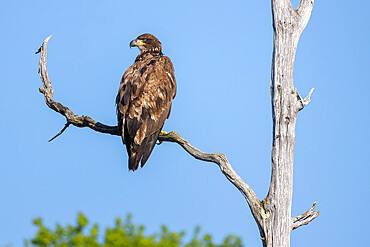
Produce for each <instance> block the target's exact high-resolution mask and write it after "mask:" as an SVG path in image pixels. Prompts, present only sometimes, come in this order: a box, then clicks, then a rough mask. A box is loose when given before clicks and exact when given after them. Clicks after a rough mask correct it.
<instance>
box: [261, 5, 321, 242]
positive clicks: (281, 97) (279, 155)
mask: <svg viewBox="0 0 370 247" xmlns="http://www.w3.org/2000/svg"><path fill="white" fill-rule="evenodd" d="M313 4H314V1H313V0H301V2H300V5H299V7H298V9H297V10H294V9H293V7H292V5H291V2H290V0H272V16H273V29H274V52H273V58H272V71H271V102H272V118H273V144H272V151H271V160H272V173H271V184H270V190H269V193H268V195H267V197H266V198H265V199H264V200H263V205H264V208H265V210H266V213H268V214H269V215H270V217H268V218H266V219H265V221H264V234H265V240H264V246H279V247H283V246H284V247H288V246H290V232H291V230H292V229H293V228H294V222H292V218H291V205H292V194H293V160H294V144H295V124H296V119H297V114H298V112H299V111H300V110H302V109H303V107H304V106H305V105H307V104H308V103H309V101H310V96H311V93H312V91H313V90H311V92H310V93H309V95H308V96H307V98H306V99H302V98H301V97H300V96H299V94H298V91H297V90H296V89H294V85H293V67H294V58H295V53H296V49H297V45H298V40H299V37H300V35H301V33H302V31H303V30H304V28H305V27H306V25H307V23H308V20H309V19H310V16H311V11H312V7H313ZM312 213H313V212H312ZM316 216H317V215H316ZM316 216H315V217H316Z"/></svg>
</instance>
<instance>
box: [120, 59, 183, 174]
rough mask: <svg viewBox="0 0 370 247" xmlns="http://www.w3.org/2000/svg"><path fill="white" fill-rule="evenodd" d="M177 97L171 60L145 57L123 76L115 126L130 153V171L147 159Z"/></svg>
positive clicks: (142, 164)
mask: <svg viewBox="0 0 370 247" xmlns="http://www.w3.org/2000/svg"><path fill="white" fill-rule="evenodd" d="M175 95H176V81H175V77H174V69H173V66H172V63H171V60H170V59H169V58H168V57H165V56H148V58H146V59H143V60H140V61H137V62H136V63H135V64H133V65H132V66H131V67H130V68H129V69H128V70H127V71H126V72H125V74H124V75H123V78H122V81H121V85H120V89H119V92H118V95H117V98H116V103H117V118H118V127H119V129H120V130H121V133H122V140H123V142H124V143H125V144H126V148H127V152H128V154H129V169H130V170H136V169H137V168H138V164H139V162H140V160H141V166H144V164H145V162H146V161H147V159H148V158H149V155H150V154H151V152H152V150H153V148H154V146H155V143H156V141H157V139H158V135H159V133H160V131H161V129H162V127H163V124H164V122H165V120H166V119H167V118H168V117H169V115H170V111H171V104H172V99H173V98H174V97H175Z"/></svg>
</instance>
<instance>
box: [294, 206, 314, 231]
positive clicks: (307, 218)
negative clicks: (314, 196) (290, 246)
mask: <svg viewBox="0 0 370 247" xmlns="http://www.w3.org/2000/svg"><path fill="white" fill-rule="evenodd" d="M315 207H316V202H314V203H313V205H312V206H311V208H310V209H309V210H307V211H306V212H305V213H303V214H301V215H299V216H296V217H293V218H292V230H295V229H297V228H298V227H300V226H303V225H307V224H308V223H310V222H311V221H313V220H314V219H315V218H316V217H317V216H319V214H320V211H313V210H314V209H315Z"/></svg>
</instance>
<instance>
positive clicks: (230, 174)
mask: <svg viewBox="0 0 370 247" xmlns="http://www.w3.org/2000/svg"><path fill="white" fill-rule="evenodd" d="M50 38H51V36H49V37H47V38H46V39H45V40H44V42H43V44H42V46H41V48H40V49H39V50H38V52H36V53H39V52H41V57H40V70H39V72H40V77H41V80H42V83H43V85H44V88H40V89H39V91H40V92H41V93H42V94H44V96H45V102H46V104H47V105H48V106H49V107H50V108H51V109H53V110H54V111H56V112H58V113H60V114H62V115H63V116H64V117H65V118H66V121H67V123H66V124H65V126H64V128H63V129H62V130H61V131H60V132H59V133H58V134H57V135H56V136H54V137H53V138H52V139H50V141H52V140H53V139H55V138H56V137H58V136H59V135H61V134H62V133H63V132H64V131H65V130H66V129H67V128H68V127H69V126H70V125H71V124H72V125H74V126H77V127H80V128H82V127H88V128H90V129H92V130H95V131H97V132H101V133H107V134H111V135H117V136H119V135H120V133H119V131H118V127H117V126H109V125H105V124H102V123H100V122H97V121H95V120H93V119H92V118H90V117H89V116H82V117H79V116H78V115H75V114H74V113H73V112H72V111H71V110H70V109H69V108H68V107H66V106H64V105H62V104H61V103H59V102H56V101H54V99H53V88H52V85H51V82H50V79H49V76H48V70H47V68H46V55H47V44H48V41H49V40H50ZM158 140H159V141H161V142H163V141H167V142H175V143H177V144H179V145H180V146H181V147H182V148H183V149H184V150H185V151H186V152H188V153H189V154H190V155H192V156H193V157H194V158H195V159H199V160H203V161H207V162H213V163H216V164H217V165H218V166H219V167H220V170H221V172H222V173H223V174H224V175H225V177H226V178H227V179H228V180H229V181H230V182H231V183H232V184H233V185H234V186H235V187H237V188H238V189H239V191H240V192H241V193H242V194H243V196H244V197H245V199H246V200H247V202H248V205H249V207H250V209H251V211H252V214H253V217H254V218H255V220H256V222H257V224H258V225H259V227H260V226H261V222H262V215H261V212H265V211H264V209H263V208H262V204H261V202H260V200H259V199H258V198H257V196H256V194H255V193H254V191H253V190H252V188H251V187H250V186H249V185H248V184H247V183H245V182H244V181H243V179H242V178H240V177H239V175H238V174H237V173H236V172H235V171H234V170H233V169H232V167H231V165H230V163H229V161H228V160H227V158H226V156H225V155H224V154H221V153H213V154H209V153H205V152H202V151H201V150H199V149H198V148H195V147H193V146H192V145H190V144H189V142H188V141H187V140H185V139H184V138H182V137H181V136H180V135H179V134H178V133H176V132H170V133H168V134H160V135H159V138H158Z"/></svg>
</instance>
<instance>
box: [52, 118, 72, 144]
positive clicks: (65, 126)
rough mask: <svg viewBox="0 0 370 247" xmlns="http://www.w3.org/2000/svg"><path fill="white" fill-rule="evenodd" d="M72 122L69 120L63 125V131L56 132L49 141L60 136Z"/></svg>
mask: <svg viewBox="0 0 370 247" xmlns="http://www.w3.org/2000/svg"><path fill="white" fill-rule="evenodd" d="M70 124H71V123H70V122H67V123H66V124H65V125H64V127H63V129H62V130H61V131H59V133H58V134H56V135H55V136H54V137H53V138H51V139H50V140H49V142H51V141H52V140H54V139H55V138H57V137H58V136H60V135H61V134H62V133H63V132H64V131H65V130H66V129H67V128H68V127H69V125H70Z"/></svg>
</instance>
